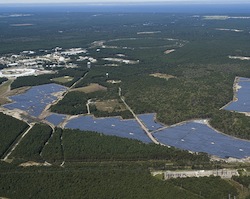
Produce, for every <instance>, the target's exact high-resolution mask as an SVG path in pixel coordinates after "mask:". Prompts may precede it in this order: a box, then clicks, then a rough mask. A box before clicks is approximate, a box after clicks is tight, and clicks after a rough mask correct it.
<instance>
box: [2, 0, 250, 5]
mask: <svg viewBox="0 0 250 199" xmlns="http://www.w3.org/2000/svg"><path fill="white" fill-rule="evenodd" d="M79 4H80V5H93V6H94V5H96V6H104V5H141V4H143V5H145V4H151V5H152V4H156V5H157V4H172V5H183V4H192V5H194V4H196V5H235V4H241V5H242V4H250V1H248V2H245V1H233V2H228V1H217V2H211V1H204V2H200V1H194V0H184V1H144V2H142V1H136V2H135V1H131V2H127V1H122V2H115V1H107V2H100V1H99V2H98V1H96V2H93V1H92V2H91V1H86V2H33V3H30V2H23V3H15V2H8V3H2V2H0V5H6V6H8V5H11V6H18V5H72V6H73V5H79Z"/></svg>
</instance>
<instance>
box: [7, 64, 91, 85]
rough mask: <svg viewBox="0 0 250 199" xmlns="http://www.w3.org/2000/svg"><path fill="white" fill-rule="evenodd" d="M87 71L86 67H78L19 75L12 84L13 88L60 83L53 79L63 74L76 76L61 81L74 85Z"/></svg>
mask: <svg viewBox="0 0 250 199" xmlns="http://www.w3.org/2000/svg"><path fill="white" fill-rule="evenodd" d="M86 72H87V70H86V69H83V68H77V69H71V68H68V69H60V68H59V69H58V72H56V73H55V74H45V75H39V76H27V77H18V78H17V79H16V80H15V81H14V82H13V83H12V84H11V89H15V88H19V87H23V86H38V85H42V84H49V83H58V82H55V81H53V78H57V77H63V76H71V77H74V78H73V80H72V81H69V82H66V83H60V84H62V85H64V86H68V87H70V86H72V84H73V83H74V82H76V81H77V80H79V79H80V78H81V77H83V76H84V74H85V73H86Z"/></svg>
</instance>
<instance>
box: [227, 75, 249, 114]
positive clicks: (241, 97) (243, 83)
mask: <svg viewBox="0 0 250 199" xmlns="http://www.w3.org/2000/svg"><path fill="white" fill-rule="evenodd" d="M238 85H239V89H238V91H237V93H236V98H237V101H233V102H232V103H230V104H229V105H228V106H226V107H225V110H229V111H236V112H250V92H249V90H250V79H249V78H243V77H241V78H239V83H238Z"/></svg>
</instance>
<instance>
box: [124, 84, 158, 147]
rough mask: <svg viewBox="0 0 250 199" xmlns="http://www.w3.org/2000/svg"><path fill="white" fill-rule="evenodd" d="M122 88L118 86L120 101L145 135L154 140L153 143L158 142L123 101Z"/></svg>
mask: <svg viewBox="0 0 250 199" xmlns="http://www.w3.org/2000/svg"><path fill="white" fill-rule="evenodd" d="M121 92H122V89H121V88H120V87H119V96H120V98H121V100H122V102H123V103H124V104H125V106H126V107H127V109H128V110H129V111H130V112H131V113H132V115H133V116H134V118H135V119H136V121H137V122H138V123H139V124H140V126H141V128H142V129H143V130H144V131H145V133H146V134H147V136H148V137H149V138H150V139H151V140H152V142H154V143H155V144H160V143H159V142H158V141H157V140H156V139H155V138H154V136H153V135H152V134H151V133H150V132H149V130H148V129H147V127H146V126H145V125H144V124H143V123H142V122H141V120H140V119H139V118H138V117H137V115H136V114H135V113H134V111H133V110H132V109H131V108H130V107H129V105H128V104H127V103H126V102H125V100H124V98H123V97H122V95H121Z"/></svg>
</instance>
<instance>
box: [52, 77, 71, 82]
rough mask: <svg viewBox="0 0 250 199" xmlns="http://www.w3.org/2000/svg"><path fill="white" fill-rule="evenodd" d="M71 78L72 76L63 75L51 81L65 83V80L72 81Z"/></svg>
mask: <svg viewBox="0 0 250 199" xmlns="http://www.w3.org/2000/svg"><path fill="white" fill-rule="evenodd" d="M73 79H74V77H70V76H64V77H57V78H53V79H52V81H54V82H58V83H67V82H70V81H72V80H73Z"/></svg>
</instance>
